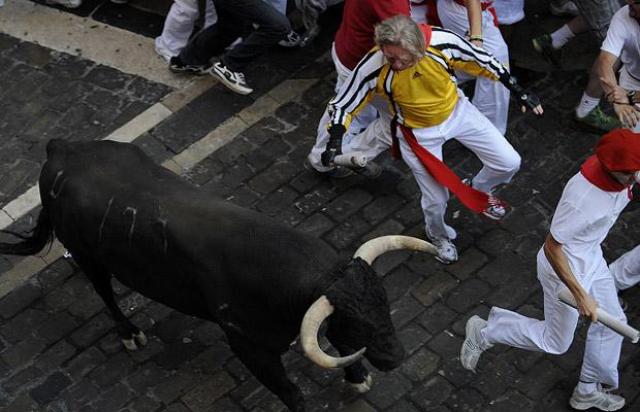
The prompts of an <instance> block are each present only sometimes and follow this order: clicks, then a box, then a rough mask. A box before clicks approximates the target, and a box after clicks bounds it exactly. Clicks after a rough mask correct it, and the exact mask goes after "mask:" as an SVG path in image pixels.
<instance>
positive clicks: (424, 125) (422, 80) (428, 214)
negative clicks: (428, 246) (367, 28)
mask: <svg viewBox="0 0 640 412" xmlns="http://www.w3.org/2000/svg"><path fill="white" fill-rule="evenodd" d="M375 41H376V44H377V47H375V48H374V49H372V50H371V52H369V53H368V54H367V55H366V56H365V57H364V58H363V59H362V60H361V61H360V63H359V64H358V65H357V66H356V68H355V69H354V70H353V72H352V73H351V75H350V77H349V78H348V79H347V80H346V81H345V82H344V85H343V87H342V88H341V89H340V91H339V92H338V94H337V95H336V96H335V97H334V98H333V99H332V100H331V101H330V102H329V110H330V112H331V121H330V123H329V135H330V138H329V141H328V143H327V149H326V151H325V152H324V153H323V154H322V163H323V164H324V165H325V166H329V165H331V164H332V161H333V158H334V157H335V156H336V155H337V154H339V153H342V152H345V153H348V152H350V150H349V147H350V146H351V145H353V146H355V147H357V146H361V143H362V140H361V139H364V141H367V142H370V143H371V147H372V150H370V151H367V153H366V157H367V159H368V160H370V159H372V158H373V157H375V156H376V155H377V154H379V153H380V152H382V151H383V150H385V149H386V148H388V147H389V145H390V143H391V141H392V140H393V141H394V143H396V144H394V147H395V148H396V149H398V148H399V151H400V153H401V154H402V157H403V159H404V161H405V162H406V163H407V165H409V167H410V168H411V170H412V172H413V174H414V177H415V178H416V181H417V182H418V185H419V186H420V190H421V192H422V200H421V205H422V209H423V212H424V216H425V226H426V234H427V237H428V238H429V239H430V240H431V241H432V242H433V243H434V245H435V246H436V247H437V248H438V256H437V259H438V260H440V261H441V262H443V263H452V262H455V261H456V260H457V259H458V253H457V250H456V248H455V246H454V244H453V243H452V240H453V239H455V237H456V232H455V230H454V229H453V228H451V227H450V226H448V225H447V224H446V223H445V222H444V215H445V212H446V206H447V201H448V198H449V191H448V190H447V189H449V190H451V191H452V192H454V193H455V194H456V196H457V197H458V198H459V199H460V201H461V202H462V203H463V204H464V205H465V206H467V207H468V208H470V209H471V210H473V211H475V212H477V213H482V214H483V215H485V216H487V217H489V218H491V219H496V220H498V219H501V218H502V217H503V216H504V214H505V212H506V210H505V205H504V203H502V202H501V201H500V200H499V199H497V198H495V197H494V196H492V195H491V194H490V193H491V191H492V190H493V189H494V188H495V187H496V186H498V185H500V184H503V183H508V182H509V181H510V180H511V178H512V177H513V176H514V175H515V173H516V172H517V171H518V169H519V167H520V156H519V155H518V153H517V152H516V151H515V149H514V148H513V147H512V146H511V145H510V144H509V142H507V140H506V139H505V138H504V136H503V135H502V134H501V133H500V132H499V131H498V130H497V129H496V128H495V126H494V125H493V124H491V122H490V121H489V120H487V118H486V117H484V116H483V115H482V114H481V113H480V112H479V111H478V109H477V108H476V107H474V106H473V105H472V104H471V103H470V102H469V100H468V99H467V98H466V97H465V96H464V94H463V93H462V92H461V91H460V90H459V89H458V87H457V84H456V78H455V74H454V71H455V70H462V71H465V72H467V73H469V74H471V75H474V76H478V75H482V76H485V77H488V78H490V79H493V80H495V81H500V82H501V83H502V84H504V85H505V86H506V87H508V88H509V90H511V92H512V93H513V95H514V96H516V98H517V99H518V100H519V102H520V103H521V105H522V108H523V110H526V108H527V107H528V108H530V109H532V110H533V112H534V113H536V114H538V115H541V114H542V107H541V106H540V103H539V100H538V98H537V97H536V96H534V95H532V94H528V93H526V92H525V91H524V90H523V89H522V87H520V86H519V85H518V84H517V83H516V82H515V79H514V78H513V77H511V76H510V74H509V72H508V70H507V69H506V68H505V67H504V66H503V65H502V64H501V63H500V62H498V61H497V60H496V59H495V58H494V57H493V56H492V55H491V54H489V53H487V52H486V51H484V50H483V49H481V48H478V47H476V46H474V45H472V44H471V43H469V42H468V41H467V40H465V39H464V38H462V37H461V36H459V35H457V34H455V33H453V32H451V31H448V30H445V29H441V28H437V27H431V26H428V25H417V24H416V23H415V22H413V21H412V20H411V19H410V18H408V17H406V16H395V17H391V18H389V19H387V20H384V21H383V22H381V23H380V24H378V25H377V26H376V29H375ZM375 94H380V95H383V96H384V97H386V99H387V100H388V103H389V110H390V113H391V115H392V116H393V119H389V118H388V117H387V116H384V115H382V116H381V117H380V118H379V119H377V120H376V121H374V122H373V123H371V124H370V125H369V126H368V127H367V129H366V130H365V131H364V132H362V133H361V134H360V135H359V136H357V137H356V138H354V139H351V140H350V141H349V142H345V145H343V144H342V136H343V135H344V133H345V131H346V129H347V128H348V126H349V122H350V120H351V117H352V116H353V115H354V114H356V113H357V112H358V111H359V110H360V109H362V108H363V107H364V106H365V105H366V104H367V103H368V102H369V101H370V100H371V99H372V98H373V96H374V95H375ZM390 121H391V125H392V126H391V127H389V122H390ZM399 136H402V138H399V139H398V137H399ZM454 138H455V139H456V140H458V141H459V142H460V143H462V144H463V145H464V146H466V147H467V148H468V149H470V150H471V151H473V152H474V153H475V154H476V155H477V156H478V157H479V158H480V160H481V161H482V163H483V165H484V167H483V168H482V170H480V172H479V173H478V174H477V175H476V176H475V177H474V178H473V179H472V180H471V187H469V186H467V185H465V184H464V183H462V181H461V180H460V179H459V178H458V177H457V176H456V175H455V174H454V173H453V172H452V171H451V170H449V169H448V168H447V167H446V166H445V165H444V163H442V145H443V144H444V143H445V142H446V141H447V140H449V139H454ZM396 151H397V150H396Z"/></svg>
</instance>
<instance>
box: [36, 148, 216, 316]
mask: <svg viewBox="0 0 640 412" xmlns="http://www.w3.org/2000/svg"><path fill="white" fill-rule="evenodd" d="M40 191H41V197H42V201H43V206H44V207H45V208H46V210H47V212H48V213H49V215H50V218H51V221H52V225H53V227H54V231H55V234H56V237H57V238H58V239H59V240H60V241H61V242H62V244H63V245H64V246H65V247H66V248H67V249H68V250H69V251H70V252H71V253H72V255H73V256H74V258H75V259H76V261H77V262H78V263H79V264H80V265H81V267H82V268H83V269H84V270H85V271H86V270H91V268H94V267H95V268H99V269H100V270H106V271H107V272H108V273H111V274H113V275H114V276H116V278H118V279H119V280H120V281H121V282H122V283H124V284H126V285H127V286H129V287H131V288H132V289H135V290H137V291H138V292H140V293H142V294H144V295H146V296H148V297H149V298H151V299H154V300H157V301H160V302H162V303H165V304H167V305H169V306H172V307H174V308H176V309H178V310H180V311H182V312H185V313H189V314H193V315H198V316H202V317H208V316H207V313H206V309H205V308H203V307H202V304H201V303H200V299H198V296H193V293H192V292H193V290H197V288H196V287H194V285H193V279H194V277H193V273H192V272H191V271H189V269H191V268H190V267H189V263H190V262H187V261H186V260H185V257H184V255H183V254H181V253H180V251H178V250H176V249H175V248H173V247H172V246H173V242H172V240H171V232H170V231H171V226H170V225H171V224H172V223H173V224H175V219H173V218H172V217H170V215H171V213H172V211H171V205H172V204H173V203H175V199H176V198H189V197H194V196H197V193H196V190H195V189H194V188H193V187H191V186H190V185H189V184H188V183H186V182H184V181H183V180H182V179H180V178H179V177H178V176H176V175H174V174H173V173H171V172H170V171H168V170H166V169H164V168H162V167H160V166H158V165H156V164H155V163H153V162H152V161H151V160H150V159H149V158H148V157H147V156H146V155H145V154H144V153H143V152H142V151H141V150H140V149H139V148H137V147H135V146H133V145H130V144H122V143H116V142H107V141H102V142H89V143H66V142H61V141H52V142H51V143H50V144H49V145H48V146H47V162H46V164H45V166H44V168H43V171H42V173H41V178H40ZM171 220H173V222H171Z"/></svg>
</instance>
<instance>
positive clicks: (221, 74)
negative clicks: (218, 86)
mask: <svg viewBox="0 0 640 412" xmlns="http://www.w3.org/2000/svg"><path fill="white" fill-rule="evenodd" d="M209 73H211V74H212V75H213V76H215V77H217V78H218V79H220V81H221V82H222V84H224V85H225V86H227V87H228V88H229V89H231V90H233V91H234V92H236V93H238V94H249V93H251V92H252V91H253V89H252V88H251V87H249V86H248V85H247V82H246V81H245V80H244V73H241V72H233V71H231V70H229V69H227V68H226V67H225V66H224V65H223V64H222V62H218V63H216V64H214V65H213V67H211V69H210V70H209Z"/></svg>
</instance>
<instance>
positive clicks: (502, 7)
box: [493, 0, 524, 25]
mask: <svg viewBox="0 0 640 412" xmlns="http://www.w3.org/2000/svg"><path fill="white" fill-rule="evenodd" d="M493 7H494V8H495V9H496V14H497V15H498V23H500V24H501V25H502V24H513V23H517V22H519V21H520V20H522V19H524V0H493Z"/></svg>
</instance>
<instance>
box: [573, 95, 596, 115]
mask: <svg viewBox="0 0 640 412" xmlns="http://www.w3.org/2000/svg"><path fill="white" fill-rule="evenodd" d="M598 103H600V99H599V98H597V97H591V96H589V95H588V94H586V93H582V98H581V99H580V104H579V105H578V107H576V116H578V117H579V118H581V119H582V118H583V117H585V116H586V115H588V114H589V112H591V111H592V110H593V109H595V108H596V107H598Z"/></svg>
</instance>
